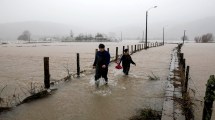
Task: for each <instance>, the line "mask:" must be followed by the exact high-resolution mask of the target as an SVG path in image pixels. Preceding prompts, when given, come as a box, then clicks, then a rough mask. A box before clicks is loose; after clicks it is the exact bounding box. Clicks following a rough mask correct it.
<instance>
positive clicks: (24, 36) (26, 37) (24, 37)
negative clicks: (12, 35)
mask: <svg viewBox="0 0 215 120" xmlns="http://www.w3.org/2000/svg"><path fill="white" fill-rule="evenodd" d="M17 39H18V40H24V41H29V42H30V39H31V33H30V32H29V31H28V30H25V31H24V32H23V33H22V34H21V35H20V36H19V37H18V38H17Z"/></svg>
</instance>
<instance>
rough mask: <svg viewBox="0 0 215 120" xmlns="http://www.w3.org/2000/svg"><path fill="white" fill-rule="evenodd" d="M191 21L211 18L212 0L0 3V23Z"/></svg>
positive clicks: (3, 0)
mask: <svg viewBox="0 0 215 120" xmlns="http://www.w3.org/2000/svg"><path fill="white" fill-rule="evenodd" d="M155 5H156V6H158V8H156V9H151V10H150V12H149V17H150V21H151V22H165V21H168V22H169V21H175V22H180V21H192V20H195V19H199V18H204V17H208V16H214V15H215V12H214V7H215V6H214V5H215V0H0V15H1V16H0V18H1V19H0V23H6V22H16V21H51V22H59V23H66V24H75V25H79V24H81V25H83V24H84V25H85V24H86V25H89V24H90V25H96V26H97V25H101V24H102V25H108V26H109V25H124V24H142V23H145V22H144V21H145V11H146V10H147V9H148V8H150V7H152V6H155Z"/></svg>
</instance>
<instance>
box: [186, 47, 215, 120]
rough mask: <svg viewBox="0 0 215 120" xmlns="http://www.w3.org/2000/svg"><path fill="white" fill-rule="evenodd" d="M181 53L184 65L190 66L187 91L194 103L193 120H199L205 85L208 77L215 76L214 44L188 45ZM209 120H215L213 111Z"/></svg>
mask: <svg viewBox="0 0 215 120" xmlns="http://www.w3.org/2000/svg"><path fill="white" fill-rule="evenodd" d="M182 52H184V57H185V59H186V64H187V65H189V66H190V77H191V79H190V80H189V87H190V89H189V91H190V93H191V95H192V97H193V102H194V103H195V105H194V106H193V107H194V116H195V120H201V119H202V112H203V105H204V96H205V91H206V83H207V80H208V79H209V76H210V75H215V44H214V43H189V44H185V45H184V46H183V47H182ZM193 91H194V92H193ZM201 101H203V102H201ZM213 108H215V105H214V106H213ZM211 119H212V120H215V111H213V113H212V118H211Z"/></svg>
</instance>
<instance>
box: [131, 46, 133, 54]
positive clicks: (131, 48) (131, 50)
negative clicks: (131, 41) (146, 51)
mask: <svg viewBox="0 0 215 120" xmlns="http://www.w3.org/2000/svg"><path fill="white" fill-rule="evenodd" d="M131 54H133V45H131Z"/></svg>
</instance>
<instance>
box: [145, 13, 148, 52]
mask: <svg viewBox="0 0 215 120" xmlns="http://www.w3.org/2000/svg"><path fill="white" fill-rule="evenodd" d="M147 23H148V11H146V37H145V49H147V47H148V46H147V39H148V36H147V27H148V26H147Z"/></svg>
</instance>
